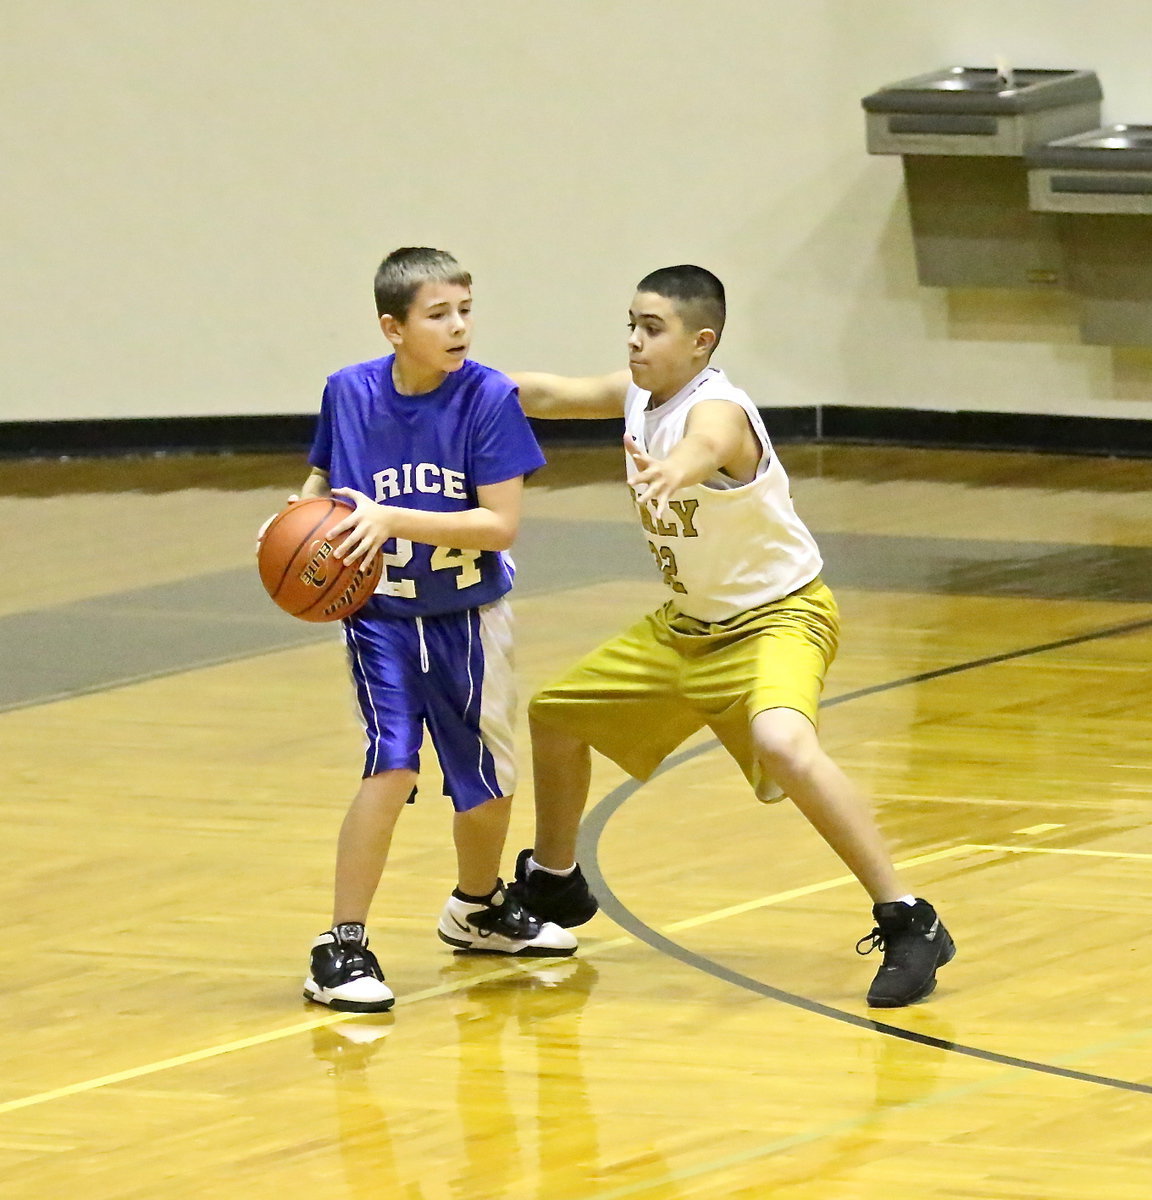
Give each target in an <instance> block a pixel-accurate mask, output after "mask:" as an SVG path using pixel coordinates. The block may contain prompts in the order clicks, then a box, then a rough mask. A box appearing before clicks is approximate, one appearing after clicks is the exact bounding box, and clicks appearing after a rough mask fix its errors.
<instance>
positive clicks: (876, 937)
mask: <svg viewBox="0 0 1152 1200" xmlns="http://www.w3.org/2000/svg"><path fill="white" fill-rule="evenodd" d="M872 916H873V918H874V919H875V921H876V928H875V929H873V930H872V932H871V933H870V934H868V935H867V937H862V938H861V939H860V940H859V941H858V942H857V943H856V953H857V954H871V953H872V951H873V950H882V951H883V952H884V963H883V965H882V966H881V967H880V970H879V971H877V972H876V978H875V979H873V980H872V986H871V987H870V988H869V989H868V1003H869V1004H870V1005H871V1006H872V1007H873V1008H903V1006H904V1005H905V1004H914V1003H915V1002H916V1001H917V1000H923V999H924V997H925V996H928V995H931V993H932V992H933V991H934V990H935V988H936V968H937V967H942V966H943V965H944V964H945V963H947V962H951V961H952V959H953V958H954V957H955V956H956V944H955V942H953V941H952V938H951V936H950V935H949V933H948V930H947V929H945V928H944V926H943V924H941V921H940V918H939V917H938V916H937V915H936V910H935V909H934V908H933V907H932V905H931V904H929V903H928V901H927V900H917V901H916V903H915V904H905V903H904V902H903V901H902V900H896V901H893V902H892V903H890V904H874V905H873V906H872ZM861 946H864V949H861Z"/></svg>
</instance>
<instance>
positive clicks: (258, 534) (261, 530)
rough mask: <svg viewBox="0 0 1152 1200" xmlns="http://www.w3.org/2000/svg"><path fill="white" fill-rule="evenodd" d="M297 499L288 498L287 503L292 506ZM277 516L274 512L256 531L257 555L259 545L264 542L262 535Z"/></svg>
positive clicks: (295, 497)
mask: <svg viewBox="0 0 1152 1200" xmlns="http://www.w3.org/2000/svg"><path fill="white" fill-rule="evenodd" d="M299 499H300V497H299V496H289V497H288V501H287V503H288V504H294V503H295V502H296V501H297V500H299ZM283 511H284V510H283V509H281V510H280V512H283ZM279 515H280V513H278V512H274V513H273V514H272V515H271V516H270V517H269V518H268V520H266V521H265V522H264V524H263V525H261V526H260V528H259V529H257V530H256V553H257V554H259V553H260V543H261V542H262V541H263V540H264V535H265V534H266V533H267V532H268V526H269V525H271V524H272V522H273V521H275V520H276V518H277V517H278V516H279Z"/></svg>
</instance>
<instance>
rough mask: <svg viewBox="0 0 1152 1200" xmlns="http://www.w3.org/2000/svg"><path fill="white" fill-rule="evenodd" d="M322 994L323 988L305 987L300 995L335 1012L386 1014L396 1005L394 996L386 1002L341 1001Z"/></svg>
mask: <svg viewBox="0 0 1152 1200" xmlns="http://www.w3.org/2000/svg"><path fill="white" fill-rule="evenodd" d="M323 992H324V989H323V988H317V989H316V990H315V991H313V990H312V989H311V988H307V987H306V988H305V989H304V991H303V993H302V995H303V997H304V999H305V1000H311V1001H312V1003H313V1004H323V1005H324V1006H325V1008H331V1009H334V1010H335V1011H336V1012H350V1013H374V1012H387V1011H388V1010H389V1009H390V1008H391V1007H392V1005H393V1004H395V1003H396V997H395V996H393V997H391V998H390V999H388V1000H341V999H340V997H339V996H333V997H331V998H327V997H325V996H324V994H323Z"/></svg>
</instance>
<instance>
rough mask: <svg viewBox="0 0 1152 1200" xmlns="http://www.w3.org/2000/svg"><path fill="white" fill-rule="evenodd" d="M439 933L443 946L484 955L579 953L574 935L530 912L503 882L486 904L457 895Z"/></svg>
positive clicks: (448, 905) (445, 912) (450, 900)
mask: <svg viewBox="0 0 1152 1200" xmlns="http://www.w3.org/2000/svg"><path fill="white" fill-rule="evenodd" d="M436 933H437V934H438V935H439V938H440V940H441V941H442V942H447V943H448V945H449V946H455V947H456V949H457V950H474V951H477V952H479V953H481V954H518V955H524V956H525V957H539V958H551V957H556V956H563V955H566V954H571V953H572V952H573V951H574V950H575V949H576V938H575V936H574V935H573V934H571V933H569V932H568V931H567V930H566V929H561V928H560V926H559V925H555V924H553V923H552V922H551V921H542V920H540V919H539V918H538V917H536V916H535V915H534V914H532V913H530V912H528V911H527V910H526V909H525V908H524V906H523V905H522V904H520V903H519V901H517V900H514V899H512V897H511V896H510V895H509V894H508V892H507V891H506V890H505V888H504V885H503V884H502V883H499V882H497V885H496V890H495V891H494V892H493V893H492V895H491V896H490V897H489V898H488V900H487V901H485V902H482V903H478V902H477V901H474V900H462V899H461V898H460V897H459V896H458V895H456V893H455V892H454V893H453V894H452V895H451V896H449V897H448V900H447V903H445V905H444V909H443V911H442V912H441V913H440V922H439V924H438V925H437V926H436Z"/></svg>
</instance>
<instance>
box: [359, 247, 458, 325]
mask: <svg viewBox="0 0 1152 1200" xmlns="http://www.w3.org/2000/svg"><path fill="white" fill-rule="evenodd" d="M429 281H436V282H439V283H457V284H459V285H460V286H461V287H471V286H472V276H471V275H469V274H468V272H467V271H465V270H464V268H463V267H462V266H461V265H460V264H459V263H458V262H457V261H456V260H455V259H454V258H453V257H452V255H451V254H449V253H448V251H447V250H433V249H432V248H431V247H430V246H401V247H400V249H399V250H393V251H392V253H391V254H389V255H388V257H387V258H386V259H385V260H384V261H383V262H382V263H381V264H380V266H379V267H377V268H376V280H375V284H374V290H375V292H376V315H377V316H378V317H382V316H383V315H384V314H385V313H388V314H389V315H390V316H392V317H395V318H396V320H397V321H404V320H406V319H407V317H408V310H409V309H410V308H411V307H412V301H413V300H415V299H416V293H417V292H418V291H419V290H420V287H421V285H422V284H425V283H428V282H429Z"/></svg>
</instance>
